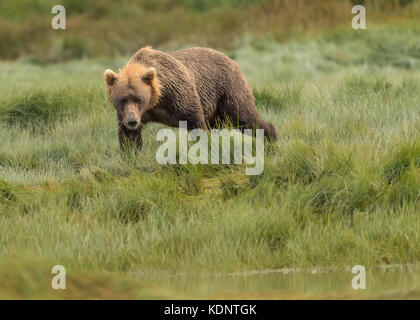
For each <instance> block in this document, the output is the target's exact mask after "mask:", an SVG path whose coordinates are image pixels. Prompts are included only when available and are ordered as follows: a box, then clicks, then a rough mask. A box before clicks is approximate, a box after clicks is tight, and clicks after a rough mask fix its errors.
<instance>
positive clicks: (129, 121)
mask: <svg viewBox="0 0 420 320" xmlns="http://www.w3.org/2000/svg"><path fill="white" fill-rule="evenodd" d="M124 124H125V126H126V127H127V128H128V129H130V130H135V129H137V128H138V126H139V124H140V119H139V118H138V117H137V115H136V113H135V112H133V111H130V112H129V113H128V115H127V118H126V120H125V121H124Z"/></svg>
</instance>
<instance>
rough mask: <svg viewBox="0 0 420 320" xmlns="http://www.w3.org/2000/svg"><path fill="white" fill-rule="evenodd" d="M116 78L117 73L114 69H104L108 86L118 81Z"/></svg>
mask: <svg viewBox="0 0 420 320" xmlns="http://www.w3.org/2000/svg"><path fill="white" fill-rule="evenodd" d="M118 78H119V77H118V74H116V73H115V72H114V71H112V70H110V69H107V70H105V73H104V79H105V82H106V84H107V85H108V87H112V86H113V85H114V84H115V82H117V81H118Z"/></svg>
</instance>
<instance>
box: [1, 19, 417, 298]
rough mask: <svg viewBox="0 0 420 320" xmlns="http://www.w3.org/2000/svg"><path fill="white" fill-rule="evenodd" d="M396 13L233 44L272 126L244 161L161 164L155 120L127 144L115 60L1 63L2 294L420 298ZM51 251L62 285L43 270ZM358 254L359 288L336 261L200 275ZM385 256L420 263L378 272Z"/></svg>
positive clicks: (405, 46)
mask: <svg viewBox="0 0 420 320" xmlns="http://www.w3.org/2000/svg"><path fill="white" fill-rule="evenodd" d="M405 28H408V29H405ZM398 30H399V31H400V32H399V31H398ZM401 30H418V29H417V27H416V26H413V25H411V26H410V27H407V26H405V27H403V26H399V27H385V26H378V27H375V28H373V27H372V28H370V29H369V30H367V31H363V33H358V35H359V36H358V37H356V36H354V37H350V38H348V40H346V37H345V36H343V35H342V33H340V32H344V33H346V31H343V30H341V31H340V30H338V31H335V32H331V33H329V34H324V35H320V36H317V37H315V38H313V39H312V40H310V41H301V42H297V41H291V42H288V43H285V44H278V43H276V42H275V41H272V40H267V39H251V38H244V41H243V43H242V44H241V45H240V47H238V49H236V50H235V51H232V52H230V54H231V55H232V56H233V57H235V59H236V60H237V62H238V63H239V64H240V66H241V67H242V68H243V70H244V71H245V73H246V75H247V77H248V79H249V80H250V82H251V83H252V86H253V87H254V92H255V97H256V101H257V105H258V109H259V110H260V111H261V113H262V115H263V117H264V118H266V119H269V120H270V121H271V122H273V123H274V125H275V126H276V128H277V130H278V133H279V138H280V139H279V142H278V143H276V144H272V145H266V147H265V170H264V172H263V174H262V175H260V176H255V177H248V176H245V175H244V166H233V165H231V166H203V165H201V166H193V165H187V166H180V165H178V166H177V165H175V166H165V167H163V166H160V165H158V164H157V162H156V160H155V152H156V150H157V147H158V146H159V144H158V143H157V142H156V141H155V134H156V131H157V129H158V128H161V127H163V126H162V125H151V126H150V127H148V128H147V129H146V130H145V137H144V140H145V141H144V149H143V151H142V152H141V154H138V155H136V154H134V153H130V152H128V153H126V154H121V153H120V151H119V147H118V139H117V135H116V128H117V123H116V116H115V111H114V110H113V107H112V106H111V105H110V104H109V103H108V101H107V98H106V92H105V86H104V84H103V79H102V74H103V71H104V70H105V69H106V68H109V67H112V68H117V67H118V66H121V65H122V64H123V63H124V61H125V59H116V60H109V59H96V60H93V59H91V60H80V61H70V62H68V63H61V64H56V65H48V66H44V67H42V66H39V65H33V64H30V63H27V62H23V61H21V62H17V63H6V62H3V63H1V64H0V68H1V70H2V72H1V73H0V93H1V97H2V98H1V100H0V118H1V122H0V123H1V124H0V136H1V137H2V138H1V140H0V282H1V283H4V284H5V285H2V286H1V287H0V297H6V298H22V297H23V298H37V297H46V298H51V297H62V298H77V297H82V298H87V297H97V298H109V297H118V298H120V297H125V298H127V297H128V298H134V297H141V298H147V297H155V298H165V297H166V298H168V297H180V298H184V297H193V298H194V297H213V298H214V297H216V298H224V297H230V298H238V297H242V298H250V297H251V298H255V297H256V298H288V297H298V298H300V297H303V298H305V297H309V298H310V297H324V298H333V297H343V298H349V297H350V298H364V297H385V298H387V297H398V298H401V297H416V298H418V297H419V287H420V286H419V280H420V279H419V277H418V270H419V269H418V262H419V255H420V247H419V246H418V243H420V215H419V213H420V202H419V200H420V109H419V92H420V57H419V56H418V55H417V53H416V52H417V51H416V50H417V49H416V48H417V47H416V46H415V43H418V42H419V41H420V38H419V33H416V32H409V31H407V32H401ZM375 39H376V40H375ZM383 39H386V41H382V40H383ZM355 41H356V42H355ZM395 44H398V46H396V45H395ZM379 45H381V46H382V49H381V48H379V47H378V46H379ZM356 48H357V50H355V49H356ZM374 54H376V58H373V55H374ZM398 61H410V63H408V64H407V63H398ZM54 264H61V265H64V266H65V267H66V268H67V270H68V277H69V280H68V283H69V289H68V290H66V292H62V293H58V292H55V291H53V290H52V289H50V287H49V285H48V281H49V279H50V277H51V275H50V274H49V272H50V270H51V267H52V266H53V265H54ZM356 264H361V265H364V266H366V267H367V268H368V270H370V271H369V275H368V283H369V284H370V285H369V286H368V292H367V293H360V292H356V291H353V290H352V289H351V277H352V275H351V273H349V272H344V271H342V272H338V273H333V274H327V275H324V276H322V275H318V276H311V275H310V274H306V275H300V274H296V275H279V274H274V275H270V276H267V277H266V278H264V277H263V278H259V277H258V276H255V278H254V277H249V278H248V279H249V280H241V279H242V278H241V277H239V278H235V277H229V276H225V277H222V280H218V281H215V280H214V279H213V277H212V276H211V275H212V274H226V273H231V272H238V271H251V270H265V269H278V268H322V267H331V266H333V267H336V268H342V267H348V266H353V265H356ZM389 264H414V265H416V264H417V266H415V267H413V268H414V269H413V270H411V271H410V272H409V271H407V270H402V271H399V272H396V273H393V274H391V275H389V274H383V273H381V272H379V271H377V270H378V269H377V268H378V266H379V265H389ZM340 270H341V269H340ZM206 275H207V276H206ZM185 276H188V277H191V280H189V281H185V279H184V278H182V277H185ZM202 276H204V278H200V277H202ZM188 277H187V278H188ZM369 277H370V278H369ZM188 279H189V278H188ZM194 279H195V280H194ZM197 279H200V280H197ZM46 281H47V282H46ZM369 281H370V282H369ZM229 287H230V289H229Z"/></svg>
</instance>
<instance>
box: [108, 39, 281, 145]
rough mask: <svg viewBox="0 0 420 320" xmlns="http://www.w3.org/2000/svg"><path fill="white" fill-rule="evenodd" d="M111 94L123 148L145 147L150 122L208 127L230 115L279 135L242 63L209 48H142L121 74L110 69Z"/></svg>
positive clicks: (245, 124) (273, 137)
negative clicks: (144, 136) (258, 101)
mask: <svg viewBox="0 0 420 320" xmlns="http://www.w3.org/2000/svg"><path fill="white" fill-rule="evenodd" d="M104 77H105V81H106V84H107V88H108V92H109V97H110V100H111V102H112V104H113V105H114V106H115V108H116V110H117V115H118V120H119V139H120V144H121V148H123V147H124V146H125V143H126V142H127V141H132V142H135V144H136V145H137V147H139V148H140V147H141V143H142V140H141V130H142V127H143V125H144V124H146V123H148V122H152V121H153V122H160V123H163V124H166V125H169V126H178V122H179V121H181V120H185V121H187V126H188V130H191V129H194V128H202V129H208V128H209V127H210V128H212V127H215V126H217V125H218V124H220V123H223V122H225V120H228V121H229V122H230V123H232V124H233V125H235V126H238V127H240V128H241V129H245V128H251V129H255V128H261V129H264V134H265V136H266V137H267V138H268V139H270V140H272V141H276V140H277V133H276V130H275V128H274V126H273V125H272V124H271V123H269V122H266V121H264V120H263V119H262V118H261V116H260V115H259V113H258V111H257V109H256V108H255V103H254V97H253V94H252V89H251V87H250V86H249V84H248V82H247V80H246V78H245V76H244V74H243V73H242V71H241V69H240V68H239V66H238V65H237V64H236V63H235V62H234V61H233V60H231V59H230V58H228V57H227V56H226V55H224V54H223V53H221V52H217V51H215V50H212V49H207V48H190V49H185V50H179V51H176V52H173V53H171V54H167V53H164V52H161V51H158V50H154V49H152V48H151V47H145V48H142V49H140V50H139V51H137V52H136V53H135V54H134V55H133V56H132V57H131V59H130V60H129V61H128V63H127V65H126V66H125V67H124V68H123V69H121V70H120V72H119V74H116V73H114V72H113V71H111V70H106V71H105V74H104Z"/></svg>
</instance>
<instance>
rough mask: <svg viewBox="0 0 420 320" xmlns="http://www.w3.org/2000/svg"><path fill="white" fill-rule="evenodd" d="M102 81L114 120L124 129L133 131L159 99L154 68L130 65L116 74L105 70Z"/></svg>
mask: <svg viewBox="0 0 420 320" xmlns="http://www.w3.org/2000/svg"><path fill="white" fill-rule="evenodd" d="M104 78H105V82H106V85H107V88H108V93H109V99H110V100H111V103H112V104H113V105H114V107H115V109H116V111H117V116H118V120H119V121H120V122H121V123H122V124H123V125H124V126H126V127H127V128H128V129H130V130H136V129H137V128H138V127H139V126H140V124H141V119H142V115H143V114H144V113H145V112H146V111H147V110H149V109H151V108H153V107H154V106H155V105H156V103H157V102H158V100H159V96H160V83H159V79H158V78H157V76H156V69H155V68H148V67H145V66H143V65H141V64H139V63H130V64H128V65H126V66H125V67H124V68H123V69H121V70H120V72H119V74H117V73H115V72H113V71H112V70H109V69H108V70H106V71H105V73H104Z"/></svg>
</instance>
